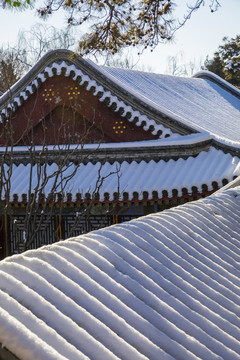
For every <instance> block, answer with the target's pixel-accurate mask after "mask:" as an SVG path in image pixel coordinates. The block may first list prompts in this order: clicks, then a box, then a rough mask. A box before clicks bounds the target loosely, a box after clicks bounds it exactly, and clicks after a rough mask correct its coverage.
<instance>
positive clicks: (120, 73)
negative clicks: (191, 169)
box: [102, 67, 240, 141]
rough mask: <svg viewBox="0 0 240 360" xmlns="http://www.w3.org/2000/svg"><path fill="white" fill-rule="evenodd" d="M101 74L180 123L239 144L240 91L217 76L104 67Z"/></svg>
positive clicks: (204, 73) (203, 73) (202, 73)
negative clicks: (175, 74)
mask: <svg viewBox="0 0 240 360" xmlns="http://www.w3.org/2000/svg"><path fill="white" fill-rule="evenodd" d="M102 72H103V73H104V74H109V75H110V76H111V77H112V79H113V80H114V79H116V80H115V81H118V82H119V83H121V84H122V87H123V88H126V89H127V90H128V91H129V92H130V93H133V94H134V95H135V96H136V97H137V98H139V99H141V100H143V101H144V102H146V103H147V104H149V105H150V106H152V107H154V108H155V109H157V110H159V111H161V112H162V113H164V114H166V115H169V116H171V117H173V118H175V119H176V120H177V121H180V122H182V123H183V124H186V125H188V126H190V127H192V128H195V129H196V130H198V131H208V132H209V133H211V134H213V135H215V136H216V137H220V138H224V139H225V140H226V139H228V140H233V141H239V138H240V126H239V122H240V101H239V98H240V91H239V90H238V89H237V88H234V87H233V86H232V87H230V86H227V85H228V84H227V83H226V82H225V81H224V80H222V79H220V78H219V77H217V76H214V74H210V75H209V76H208V78H204V76H206V74H207V72H201V73H199V76H198V77H193V78H184V77H178V76H170V75H162V74H155V73H147V72H142V71H134V70H126V69H119V68H112V67H102ZM200 76H201V77H203V78H200ZM229 90H232V91H229Z"/></svg>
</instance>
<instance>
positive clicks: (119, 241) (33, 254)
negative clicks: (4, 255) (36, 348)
mask: <svg viewBox="0 0 240 360" xmlns="http://www.w3.org/2000/svg"><path fill="white" fill-rule="evenodd" d="M223 204H224V206H225V210H224V209H223ZM233 211H234V214H233V217H231V214H232V212H233ZM225 214H226V217H225ZM239 215H240V188H236V189H234V190H228V191H226V192H219V193H216V194H215V195H213V196H210V197H208V198H206V199H202V200H199V201H197V202H195V203H188V204H185V205H183V206H180V207H178V208H174V209H171V210H167V211H164V212H163V213H159V214H153V215H149V216H146V217H144V218H139V219H137V220H133V221H131V222H129V223H125V224H119V225H115V226H112V227H110V228H105V229H101V230H98V231H94V232H91V233H89V234H87V235H82V236H79V237H78V238H72V239H69V240H65V241H62V242H60V243H58V244H54V245H52V246H46V247H44V248H42V249H39V250H36V251H28V252H26V253H24V254H23V255H17V256H14V257H12V258H8V259H6V260H4V261H2V262H1V263H0V272H1V281H0V289H1V288H2V292H4V293H5V295H3V297H2V298H3V299H6V301H3V304H4V305H3V306H4V307H3V311H5V312H7V311H9V318H10V319H11V320H12V319H15V318H16V320H15V322H13V323H14V328H12V327H10V326H9V327H8V324H7V322H4V321H5V320H6V313H4V314H5V315H2V316H3V318H4V319H5V320H2V317H1V315H0V324H1V321H2V322H3V324H4V331H5V333H7V334H8V335H10V334H11V332H12V331H16V332H17V330H14V329H17V325H16V322H18V324H20V322H21V329H22V328H23V327H27V322H28V321H30V320H29V319H30V318H29V317H28V316H29V315H28V314H29V312H28V311H26V312H25V311H24V314H23V315H19V314H18V309H19V311H20V309H21V310H24V307H25V308H28V309H29V310H30V311H31V312H32V314H34V315H31V316H35V317H36V318H35V319H36V321H37V318H39V319H40V320H39V321H40V323H41V322H42V321H44V323H45V324H42V325H41V326H43V327H42V328H41V329H39V331H40V333H41V332H42V333H41V336H40V335H39V334H36V332H35V330H34V328H32V332H33V338H34V336H38V335H39V338H40V339H41V341H42V342H44V339H45V338H47V337H48V331H50V334H51V336H52V339H53V336H55V337H56V339H59V340H58V341H60V339H61V337H63V338H64V339H65V341H66V342H67V343H69V356H66V354H67V352H68V349H67V348H66V352H65V353H63V352H62V351H61V349H60V348H58V345H57V344H56V349H55V350H56V351H58V352H59V354H61V356H63V357H65V356H66V357H67V358H68V359H70V360H75V358H74V356H73V355H71V354H73V353H74V351H75V349H74V348H73V347H72V346H74V345H75V348H76V349H79V352H80V355H79V358H81V357H80V356H82V354H84V355H85V356H88V357H89V358H90V359H91V360H93V359H94V360H98V359H99V360H100V359H103V358H108V356H109V357H110V358H111V356H112V358H113V359H114V358H116V359H117V358H122V359H124V360H128V359H129V356H128V354H129V353H128V351H130V352H131V354H133V358H134V356H135V358H136V359H138V356H139V359H151V360H152V359H156V360H159V359H161V360H162V359H164V360H170V359H171V360H173V359H176V360H192V359H196V360H197V359H198V360H199V359H202V360H205V359H211V360H212V359H218V360H223V359H224V360H227V359H231V360H240V344H239V338H240V320H239V309H240V300H239V294H240V281H239V280H238V279H239V276H240V269H239V266H238V264H239V261H240V251H239V245H238V244H239V241H240V235H239V231H238V228H239V225H238V224H239V221H238V222H237V217H238V216H239ZM232 219H233V220H232ZM217 229H219V231H217ZM231 238H232V239H231ZM228 244H231V249H228ZM234 249H236V251H234ZM233 254H234V256H232V255H233ZM16 285H17V286H16ZM2 292H0V299H1V296H2V295H1V294H2ZM8 294H9V295H10V296H11V297H12V298H13V299H15V300H13V301H16V302H18V303H19V306H18V305H17V306H16V309H14V310H11V306H10V305H5V302H7V299H8V298H9V295H8ZM39 304H41V307H40V308H38V307H39V306H38V305H39ZM45 310H46V312H45ZM50 310H51V315H47V314H50ZM11 311H13V312H11ZM1 314H2V313H1ZM81 314H82V315H81ZM49 316H50V317H51V319H49V318H48V317H49ZM61 321H63V322H62V323H61ZM64 324H65V327H64ZM15 326H16V328H15ZM76 326H77V330H76V331H77V332H76V333H75V329H76ZM0 329H1V326H0ZM101 330H102V333H101ZM23 331H25V330H23ZM72 332H74V335H73V336H72ZM107 332H109V339H106V336H105V334H107ZM80 333H84V334H85V335H84V336H85V337H86V339H87V343H85V342H84V339H85V338H84V339H83V341H82V343H79V342H77V343H76V341H77V339H76V338H77V335H78V334H80ZM27 334H28V336H29V339H31V332H30V331H29V330H28V333H27ZM3 338H4V335H3V334H2V333H1V330H0V342H2V341H3ZM9 338H11V337H10V336H9ZM42 342H41V344H42V345H43V347H42V351H45V350H44V349H45V347H44V344H43V343H42ZM92 342H93V344H94V345H93V348H91V343H92ZM25 343H26V344H29V346H27V345H26V346H27V349H28V350H27V351H28V352H29V354H30V353H31V340H25ZM56 343H57V342H56ZM86 344H88V346H87V348H86ZM7 345H8V346H9V347H8V348H9V349H10V350H11V348H10V346H11V343H8V344H7ZM49 346H51V343H49V342H46V352H47V349H48V347H49ZM89 347H90V348H89ZM120 347H121V349H120ZM106 354H107V355H106ZM25 358H26V360H28V359H30V356H29V358H27V357H24V359H25ZM43 358H44V359H45V357H43ZM131 358H132V356H131ZM46 359H48V358H47V357H46ZM49 359H50V358H49Z"/></svg>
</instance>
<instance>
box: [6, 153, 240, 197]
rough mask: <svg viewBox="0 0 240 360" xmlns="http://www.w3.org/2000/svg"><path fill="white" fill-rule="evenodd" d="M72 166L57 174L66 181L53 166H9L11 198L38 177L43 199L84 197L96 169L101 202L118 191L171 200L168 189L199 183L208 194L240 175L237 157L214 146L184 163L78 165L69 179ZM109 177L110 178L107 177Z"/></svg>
mask: <svg viewBox="0 0 240 360" xmlns="http://www.w3.org/2000/svg"><path fill="white" fill-rule="evenodd" d="M75 167H76V166H75V165H74V164H72V165H71V166H70V165H69V166H68V167H66V170H64V169H63V171H62V172H61V174H62V175H63V176H64V179H66V178H67V177H68V176H69V177H70V181H69V182H67V181H65V180H63V179H62V177H61V176H60V174H59V173H58V171H57V170H58V165H57V164H56V163H53V164H51V165H47V166H46V167H45V166H43V168H42V172H41V174H40V168H39V167H38V166H37V165H34V166H31V164H27V165H24V164H20V165H13V166H12V176H11V194H10V196H11V199H12V198H13V194H18V195H19V196H21V195H22V194H24V193H25V194H27V193H28V192H29V182H28V181H27V179H30V177H31V184H32V189H34V188H35V186H37V183H38V181H39V174H40V177H41V181H42V182H43V183H45V185H44V188H43V192H44V193H45V195H46V196H47V195H48V194H49V193H51V192H52V191H54V192H62V193H63V194H66V193H68V192H71V193H72V195H73V199H75V195H76V193H81V194H82V197H83V198H84V197H85V194H86V193H88V192H89V193H91V194H92V193H94V192H95V191H96V189H97V185H98V184H99V183H98V181H99V180H98V179H99V170H100V181H101V180H102V179H103V180H104V181H103V184H102V185H101V187H100V189H99V195H100V200H101V201H102V200H104V193H109V195H110V199H111V200H112V199H113V197H114V192H118V190H119V192H120V200H121V199H122V198H123V193H124V192H127V193H128V194H129V198H130V199H131V198H132V196H133V193H134V192H138V194H139V199H143V192H144V191H147V192H148V193H149V198H151V197H152V192H153V191H157V192H158V195H159V197H161V196H162V191H163V190H166V191H168V192H169V196H170V197H171V196H172V190H173V189H177V190H178V192H179V196H181V194H182V188H186V189H187V190H188V192H189V193H191V192H192V186H196V187H197V188H198V190H199V192H201V191H202V185H203V184H206V185H207V186H208V190H209V191H211V190H212V182H213V181H216V182H217V183H218V186H219V187H222V180H223V179H227V180H228V181H229V182H230V181H232V179H233V177H234V176H239V175H240V160H239V159H238V157H236V156H235V157H233V156H231V155H230V154H224V153H223V151H221V150H216V149H215V148H214V147H211V148H210V149H209V151H202V152H200V153H199V154H198V155H197V156H196V157H191V156H190V157H188V158H187V159H186V160H184V159H178V160H176V161H174V160H172V159H171V160H169V161H164V160H159V161H154V160H150V161H149V162H146V161H144V160H142V161H140V162H139V163H138V162H137V161H131V162H127V161H123V162H122V163H120V162H118V161H114V162H113V163H112V164H110V163H109V162H106V163H104V164H103V165H101V163H100V162H97V163H96V164H92V163H91V162H88V163H87V164H86V165H84V164H80V166H79V168H78V169H77V170H76V173H75V174H74V176H73V177H71V175H72V174H73V172H74V171H75ZM118 170H119V171H118ZM54 174H57V175H56V176H55V175H54ZM109 174H111V175H110V176H109ZM46 175H47V177H46ZM46 180H47V181H46ZM29 181H30V180H29ZM55 184H56V187H55Z"/></svg>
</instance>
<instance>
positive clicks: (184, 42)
mask: <svg viewBox="0 0 240 360" xmlns="http://www.w3.org/2000/svg"><path fill="white" fill-rule="evenodd" d="M191 2H192V1H190V0H188V3H191ZM220 2H221V5H222V6H221V8H220V9H219V10H218V11H217V12H215V13H211V12H210V9H209V6H208V0H206V5H205V6H204V7H202V8H201V9H200V10H198V11H197V12H195V13H194V14H193V16H192V19H191V20H190V21H189V22H188V23H187V24H186V25H185V26H184V27H183V28H182V29H180V30H179V31H178V32H177V33H176V35H175V40H174V41H173V42H171V43H170V44H164V45H162V44H161V45H159V46H158V47H157V49H155V51H154V52H153V53H150V52H148V51H146V52H145V53H144V54H143V55H142V56H141V58H140V61H139V64H140V65H143V66H144V67H145V68H148V67H150V68H151V69H152V70H153V71H155V72H160V73H165V72H166V69H167V63H168V57H169V56H176V55H178V56H179V58H180V57H181V56H182V61H184V62H186V63H188V62H190V61H191V62H194V63H195V64H196V66H197V65H198V64H199V63H200V62H203V61H204V59H205V58H206V56H207V55H209V56H210V57H211V56H212V55H213V53H214V51H216V50H217V48H218V46H219V45H220V44H221V43H222V38H223V37H224V36H228V37H235V36H236V35H237V34H239V33H240V26H239V19H240V0H220ZM185 3H186V1H184V0H178V4H179V7H178V9H179V12H181V11H182V6H183V4H185ZM39 22H43V21H41V20H40V19H39V18H38V16H36V15H35V11H34V10H32V11H23V12H10V11H6V10H2V9H0V45H7V44H13V43H14V42H15V41H16V39H17V34H18V31H19V30H20V29H24V30H28V29H30V27H31V26H32V25H33V24H35V23H39ZM63 22H64V15H63V14H58V15H53V17H52V18H51V19H50V20H49V21H48V24H51V25H54V26H56V27H58V28H61V27H62V24H63Z"/></svg>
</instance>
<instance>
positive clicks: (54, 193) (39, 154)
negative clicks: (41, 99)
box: [0, 106, 119, 252]
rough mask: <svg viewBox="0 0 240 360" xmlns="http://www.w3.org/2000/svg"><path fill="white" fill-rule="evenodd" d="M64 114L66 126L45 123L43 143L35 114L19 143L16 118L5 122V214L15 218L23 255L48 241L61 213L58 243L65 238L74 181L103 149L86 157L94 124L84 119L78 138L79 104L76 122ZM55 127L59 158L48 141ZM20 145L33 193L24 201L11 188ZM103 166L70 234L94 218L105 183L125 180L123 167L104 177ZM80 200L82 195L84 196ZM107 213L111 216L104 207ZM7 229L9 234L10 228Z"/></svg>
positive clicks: (0, 183) (0, 177) (0, 205)
mask: <svg viewBox="0 0 240 360" xmlns="http://www.w3.org/2000/svg"><path fill="white" fill-rule="evenodd" d="M61 111H62V113H61V122H60V123H58V124H57V126H56V124H54V121H53V119H52V118H51V117H50V118H48V120H47V121H46V120H43V121H42V123H41V126H42V132H41V133H42V139H41V145H39V144H38V143H37V142H36V137H35V133H34V124H33V121H32V118H31V114H29V117H28V120H27V126H26V128H25V130H24V131H23V133H22V134H21V136H20V137H18V138H17V141H16V137H15V128H14V122H13V121H12V119H11V114H10V115H9V116H6V118H5V119H3V122H2V126H1V131H2V133H1V137H2V138H4V141H5V146H4V147H2V148H1V163H0V167H1V173H0V195H1V201H0V215H1V216H4V217H5V218H6V219H7V218H8V219H9V220H10V224H11V229H12V230H11V231H12V232H14V233H15V241H16V248H17V251H18V252H20V251H23V250H27V249H29V248H31V247H33V244H34V242H35V239H36V237H37V236H38V237H39V236H41V237H42V239H44V237H45V235H46V232H47V231H48V227H49V223H50V222H51V218H52V217H53V215H56V213H57V216H55V218H56V219H57V221H55V239H58V240H60V239H62V234H61V233H60V230H61V217H62V214H63V211H64V204H65V203H66V201H67V200H70V201H71V196H72V195H71V191H70V190H71V180H72V179H73V177H74V176H75V174H76V173H77V171H78V170H79V168H80V167H81V166H82V164H83V163H86V162H88V160H89V156H93V153H94V152H95V151H96V150H97V148H98V144H96V147H95V150H92V153H90V154H89V153H88V154H87V155H86V154H85V152H84V147H85V144H86V142H87V139H88V136H89V134H90V132H91V130H92V126H90V127H89V126H87V125H86V122H87V121H86V119H85V118H84V117H82V121H83V126H82V132H81V134H79V136H78V137H76V128H75V125H74V124H75V122H76V121H77V112H76V111H75V110H74V106H73V111H72V117H71V120H68V119H67V117H66V116H65V107H64V106H63V107H62V110H61ZM69 121H70V122H71V133H69V134H68V140H69V142H68V143H67V144H66V145H62V133H63V131H67V130H66V129H67V128H68V125H69V124H68V122H69ZM51 126H52V127H53V128H54V131H53V135H54V139H53V144H54V155H52V154H51V151H50V150H49V146H48V141H47V135H48V131H49V130H48V128H49V127H51ZM76 139H77V141H76ZM18 144H20V145H25V146H24V148H25V153H24V157H25V159H24V160H25V161H26V162H27V167H26V169H27V170H26V173H25V174H24V176H25V183H27V184H28V189H27V192H26V193H24V194H22V199H21V200H20V199H19V194H12V188H11V185H12V181H13V180H14V179H13V176H14V167H15V166H16V165H15V162H16V160H17V161H21V159H20V160H19V159H18V158H17V157H16V155H15V151H14V148H15V146H16V145H18ZM72 144H74V145H72ZM104 161H105V160H103V163H104ZM49 162H52V163H53V165H54V166H53V165H52V166H51V167H50V165H49ZM103 163H102V165H103ZM102 165H101V166H100V168H99V170H98V176H97V179H96V183H95V188H94V189H91V191H90V189H89V192H88V194H87V196H88V198H87V199H85V200H86V201H85V206H84V207H82V208H81V209H80V210H79V211H78V213H77V214H76V217H75V220H76V221H75V222H74V224H73V227H72V229H71V231H70V233H69V234H68V236H70V235H71V234H72V233H74V231H76V229H77V226H78V225H79V222H80V221H81V220H82V219H83V218H85V219H86V220H89V219H90V217H91V214H92V209H93V207H94V204H95V200H96V199H97V198H98V193H99V191H100V189H101V187H102V185H103V183H104V181H105V179H106V178H107V177H109V176H112V175H117V179H118V180H117V181H119V174H118V173H119V169H116V171H112V172H109V173H108V174H107V175H106V174H105V175H102V173H101V170H102ZM84 195H85V194H83V196H84ZM80 199H81V196H80V194H79V200H80ZM19 204H21V209H20V212H21V214H22V215H23V217H24V219H23V221H21V223H20V222H19V221H18V216H17V214H18V212H19V208H18V206H19ZM15 205H16V207H15ZM102 214H103V215H104V214H106V211H105V210H104V209H103V211H102ZM100 225H101V224H100ZM7 231H8V232H9V229H7ZM11 236H12V234H10V233H8V241H9V238H10V237H11ZM40 242H41V239H40Z"/></svg>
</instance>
